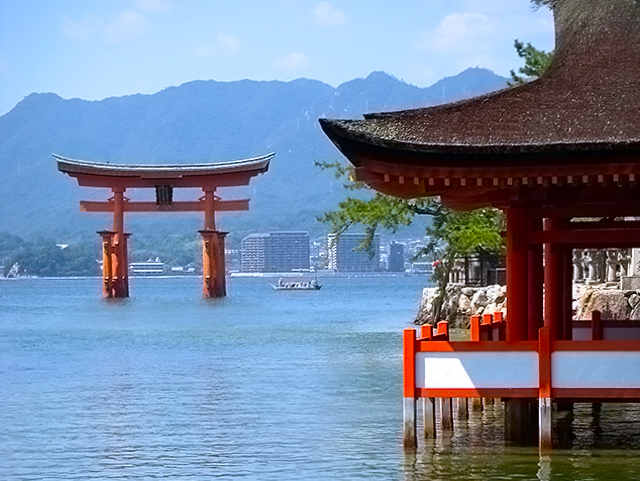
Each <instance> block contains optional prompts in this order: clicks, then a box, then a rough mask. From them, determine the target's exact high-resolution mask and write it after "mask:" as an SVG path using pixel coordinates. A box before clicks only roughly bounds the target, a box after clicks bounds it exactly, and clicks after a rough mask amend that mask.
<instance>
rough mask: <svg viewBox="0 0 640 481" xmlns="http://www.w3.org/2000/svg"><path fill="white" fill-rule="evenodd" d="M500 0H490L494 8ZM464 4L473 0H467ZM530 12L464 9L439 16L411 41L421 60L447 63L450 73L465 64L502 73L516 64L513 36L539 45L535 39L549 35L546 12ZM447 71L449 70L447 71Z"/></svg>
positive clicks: (465, 66)
mask: <svg viewBox="0 0 640 481" xmlns="http://www.w3.org/2000/svg"><path fill="white" fill-rule="evenodd" d="M501 2H504V0H492V2H491V3H493V4H494V7H496V8H497V6H498V4H500V3H501ZM467 3H468V4H472V3H477V2H476V1H475V0H468V1H467ZM535 15H536V17H535V19H534V20H533V21H532V18H531V15H526V14H503V13H498V12H493V13H486V12H483V13H478V11H474V10H465V11H460V12H456V13H452V14H451V15H448V16H446V17H445V18H443V19H442V20H441V21H440V22H439V23H438V25H436V26H435V27H434V28H433V29H432V30H430V31H427V32H423V33H422V34H421V35H419V36H418V38H417V41H416V43H415V45H414V47H415V49H416V50H417V51H419V52H421V54H422V55H425V57H423V60H425V61H428V62H429V63H431V64H440V65H446V66H448V69H447V70H448V72H450V74H454V73H457V71H460V70H463V69H466V68H469V67H476V66H481V67H486V68H489V69H491V70H493V71H494V72H496V73H500V74H502V75H504V74H507V73H508V71H509V69H510V68H514V67H515V66H517V65H518V63H517V62H518V59H517V58H516V55H515V50H514V49H513V40H514V39H516V38H518V39H520V40H523V41H531V42H533V43H534V44H536V46H539V48H546V49H548V48H549V47H547V46H546V45H538V43H537V41H536V39H541V38H546V37H550V38H552V37H553V23H552V19H551V17H550V15H548V14H547V15H545V14H544V13H543V12H539V13H536V14H535ZM447 74H449V73H447Z"/></svg>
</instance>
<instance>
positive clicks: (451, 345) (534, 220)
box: [320, 0, 640, 449]
mask: <svg viewBox="0 0 640 481" xmlns="http://www.w3.org/2000/svg"><path fill="white" fill-rule="evenodd" d="M553 12H554V17H555V28H556V48H555V52H554V56H553V60H552V63H551V65H550V67H549V68H548V69H547V71H546V72H545V73H544V74H543V75H542V76H541V77H540V78H539V79H537V80H534V81H531V82H529V83H526V84H524V85H521V86H517V87H513V88H507V89H505V90H502V91H499V92H495V93H491V94H487V95H483V96H480V97H476V98H473V99H469V100H464V101H460V102H456V103H451V104H446V105H440V106H436V107H428V108H420V109H416V110H406V111H400V112H388V113H372V114H367V115H365V116H364V119H362V120H326V119H321V120H320V124H321V126H322V128H323V130H324V132H325V133H326V134H327V136H328V137H329V138H330V139H331V140H332V141H333V143H334V144H335V145H336V147H337V148H338V149H339V150H340V151H341V152H342V154H343V155H344V156H345V157H346V158H347V159H348V160H349V161H350V162H351V163H352V164H353V166H354V167H355V175H356V178H357V180H360V181H364V182H365V183H366V184H368V185H369V186H370V187H372V188H373V189H375V190H377V191H379V192H383V193H385V194H390V195H393V196H397V197H401V198H404V199H411V198H416V197H425V196H439V197H440V199H441V201H442V203H443V205H445V206H447V207H449V208H451V209H454V210H470V209H476V208H481V207H494V208H498V209H501V210H502V211H503V212H504V215H505V218H506V234H505V235H506V269H507V274H506V284H507V314H506V319H504V320H502V319H492V318H491V317H492V316H491V315H489V318H488V319H483V320H482V321H480V320H479V319H475V320H472V321H473V322H472V324H471V325H472V333H471V337H472V340H471V341H469V342H449V341H448V338H447V336H446V329H445V328H442V329H441V330H439V331H438V332H437V333H433V332H432V331H431V330H430V328H425V329H423V330H422V333H421V335H420V336H418V337H416V331H415V329H409V330H407V331H405V388H404V396H405V405H404V409H405V411H404V412H405V426H404V443H405V445H406V446H410V447H411V446H415V445H416V443H417V438H416V428H415V419H416V400H417V399H419V398H420V399H422V400H423V412H424V415H425V421H424V426H425V433H427V434H428V431H429V430H430V429H431V428H432V427H433V419H432V418H431V416H432V414H433V412H435V410H434V399H436V398H439V399H449V400H450V399H451V398H460V399H462V400H464V402H465V403H466V398H480V397H484V398H503V399H505V400H506V404H505V406H506V410H505V412H506V426H507V437H508V438H509V439H512V440H514V441H516V442H517V441H518V440H519V439H522V438H523V437H524V436H525V435H526V432H525V431H527V430H530V429H537V430H538V436H539V443H540V447H541V449H548V448H550V447H551V446H552V423H551V417H552V406H553V404H554V403H571V402H578V401H581V402H605V401H607V402H627V401H633V402H638V401H640V328H638V326H637V324H636V325H634V323H632V322H630V323H628V324H627V325H620V323H618V325H616V326H615V327H614V326H613V324H611V323H609V321H608V320H606V319H600V316H599V315H598V313H597V312H595V313H594V314H593V316H592V318H593V320H592V329H591V332H590V335H587V336H583V335H578V330H577V329H576V328H575V326H574V323H573V320H572V302H571V301H572V299H571V294H572V292H571V290H572V272H571V258H572V250H573V249H578V248H605V247H607V248H608V247H611V248H614V247H616V248H617V247H637V246H640V222H638V221H636V220H635V218H636V217H637V218H640V114H639V112H640V61H639V60H638V59H640V2H638V1H636V0H557V1H555V2H554V8H553ZM485 317H486V316H485ZM480 322H482V323H481V324H480ZM496 324H499V325H496ZM505 325H506V327H504V326H505ZM634 326H635V327H634ZM445 327H446V326H445ZM442 406H443V408H442V409H443V413H444V412H446V410H447V409H449V408H448V407H446V404H443V405H442ZM532 411H533V414H534V417H535V416H536V415H537V418H538V422H537V425H531V424H530V423H529V419H530V418H531V414H532ZM430 426H431V428H430Z"/></svg>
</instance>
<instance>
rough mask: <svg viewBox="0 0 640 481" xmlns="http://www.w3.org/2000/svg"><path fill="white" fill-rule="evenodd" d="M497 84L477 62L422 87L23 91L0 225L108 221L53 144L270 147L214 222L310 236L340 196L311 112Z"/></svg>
mask: <svg viewBox="0 0 640 481" xmlns="http://www.w3.org/2000/svg"><path fill="white" fill-rule="evenodd" d="M505 86H506V79H505V78H502V77H499V76H497V75H495V74H493V73H492V72H490V71H488V70H485V69H478V68H475V69H469V70H465V71H464V72H462V73H460V74H459V75H457V76H455V77H449V78H445V79H443V80H441V81H439V82H438V83H436V84H435V85H433V86H431V87H428V88H418V87H415V86H412V85H409V84H406V83H404V82H402V81H400V80H398V79H396V78H394V77H392V76H390V75H388V74H385V73H383V72H373V73H372V74H371V75H369V76H368V77H367V78H365V79H355V80H351V81H349V82H346V83H344V84H342V85H340V86H339V87H337V88H333V87H331V86H330V85H327V84H324V83H322V82H319V81H316V80H307V79H298V80H294V81H291V82H279V81H270V82H257V81H251V80H241V81H236V82H216V81H213V80H209V81H193V82H189V83H186V84H183V85H181V86H179V87H170V88H167V89H164V90H162V91H160V92H158V93H155V94H153V95H140V94H138V95H130V96H124V97H113V98H107V99H104V100H102V101H85V100H80V99H70V100H64V99H62V98H60V97H59V96H57V95H55V94H53V93H43V94H31V95H29V96H28V97H26V98H25V99H24V100H23V101H22V102H20V103H19V104H18V105H16V107H15V108H14V109H13V110H11V111H10V112H9V113H7V114H5V115H3V116H2V117H0V178H1V179H2V187H1V188H0V232H2V231H5V232H10V233H13V234H17V235H20V236H26V237H34V236H53V237H55V238H56V239H58V240H60V241H64V239H66V238H69V237H74V236H78V235H80V234H86V233H87V232H93V231H95V230H99V229H102V228H105V227H108V225H109V220H110V219H109V216H106V215H103V214H82V213H80V212H79V208H78V201H79V200H80V199H83V198H84V199H90V198H93V199H105V198H107V197H108V196H109V195H110V193H109V192H108V191H103V192H99V191H96V190H95V189H94V190H92V189H82V188H80V187H78V186H77V184H76V182H75V180H73V179H71V178H69V177H66V176H64V175H62V174H60V173H59V172H58V171H57V169H56V164H55V162H54V160H53V158H52V157H51V154H52V153H57V154H60V155H63V156H66V157H72V158H80V159H86V160H95V161H109V162H113V163H151V162H172V163H179V162H215V161H223V160H232V159H239V158H245V157H250V156H255V155H259V154H264V153H267V152H271V151H275V152H276V153H277V155H276V157H275V158H274V160H273V161H272V164H271V167H270V170H269V172H268V173H266V174H265V175H262V176H260V177H258V178H257V179H254V181H253V182H252V184H251V186H250V187H248V188H246V189H229V190H227V191H221V192H220V194H221V195H222V196H223V197H224V198H238V197H242V196H244V195H248V196H250V198H251V210H250V211H249V212H243V213H233V214H221V215H219V219H220V221H219V226H220V227H221V228H222V229H224V230H229V231H231V232H232V239H233V242H237V241H238V239H240V238H242V237H243V236H244V235H246V234H248V233H250V232H263V231H264V232H267V231H270V230H294V229H295V230H309V231H310V232H311V233H312V234H313V235H318V234H320V233H322V232H324V230H325V229H326V228H325V227H324V226H321V225H319V224H318V223H317V222H316V220H315V219H316V217H317V216H318V215H320V214H321V213H322V212H323V211H326V210H328V209H331V208H333V207H335V206H336V204H337V202H338V201H339V200H340V199H341V198H342V197H344V195H345V193H344V192H343V189H342V186H341V185H340V183H339V181H336V180H335V179H334V178H333V176H332V175H331V173H329V172H323V171H320V170H319V169H318V168H317V167H315V166H314V161H315V160H324V161H334V160H338V159H341V156H340V154H339V152H338V151H337V150H336V149H335V148H334V147H333V145H332V144H331V143H330V142H329V140H328V139H327V138H326V137H325V136H324V135H323V134H322V132H321V131H320V129H319V126H318V122H317V120H318V118H319V117H330V118H357V117H359V116H360V115H361V114H362V113H365V112H375V111H385V110H398V109H406V108H415V107H424V106H430V105H436V104H439V103H443V102H450V101H454V100H459V99H461V98H465V97H470V96H474V95H480V94H483V93H486V92H489V91H493V90H497V89H500V88H504V87H505ZM148 194H149V195H152V193H151V192H149V193H148ZM127 195H129V196H132V197H134V198H135V197H136V196H138V195H139V193H136V192H128V193H127ZM177 195H178V196H179V195H180V193H177ZM199 195H200V193H198V192H195V193H191V194H190V196H191V197H194V196H199ZM126 223H127V226H128V230H130V231H132V232H133V233H134V235H135V234H138V235H149V234H160V235H164V234H165V233H169V232H184V231H185V230H186V229H190V230H193V231H194V232H195V230H197V229H199V228H201V224H202V221H201V219H200V218H199V216H197V215H195V214H193V215H187V216H184V215H180V214H173V215H172V214H166V215H162V216H159V215H157V216H148V217H140V216H139V215H137V214H132V215H130V216H128V217H127V219H126Z"/></svg>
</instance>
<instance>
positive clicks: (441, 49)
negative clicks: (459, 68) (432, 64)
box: [418, 12, 500, 54]
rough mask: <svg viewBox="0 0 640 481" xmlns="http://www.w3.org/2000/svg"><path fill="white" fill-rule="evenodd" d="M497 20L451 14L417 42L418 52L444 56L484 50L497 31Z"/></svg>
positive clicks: (468, 14) (479, 15) (471, 15)
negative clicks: (431, 52)
mask: <svg viewBox="0 0 640 481" xmlns="http://www.w3.org/2000/svg"><path fill="white" fill-rule="evenodd" d="M499 28H500V26H499V20H497V19H495V18H489V17H487V16H486V15H482V14H479V13H470V12H464V13H453V14H451V15H448V16H446V17H445V18H443V19H442V20H441V21H440V23H439V24H438V25H437V26H436V28H435V29H434V30H432V31H430V32H428V33H426V34H425V35H424V36H423V37H422V39H421V40H420V41H419V42H418V48H419V49H420V50H427V51H433V52H437V53H444V54H454V53H465V52H469V51H477V50H484V49H486V48H487V47H488V46H489V45H490V44H491V43H492V42H493V37H494V33H495V32H496V31H497V30H499Z"/></svg>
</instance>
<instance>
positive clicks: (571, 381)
mask: <svg viewBox="0 0 640 481" xmlns="http://www.w3.org/2000/svg"><path fill="white" fill-rule="evenodd" d="M551 372H552V375H551V376H552V378H551V379H552V380H551V382H552V385H553V387H554V388H571V389H579V388H582V389H588V388H591V389H607V388H640V352H639V351H633V352H625V351H555V352H553V353H552V354H551Z"/></svg>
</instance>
